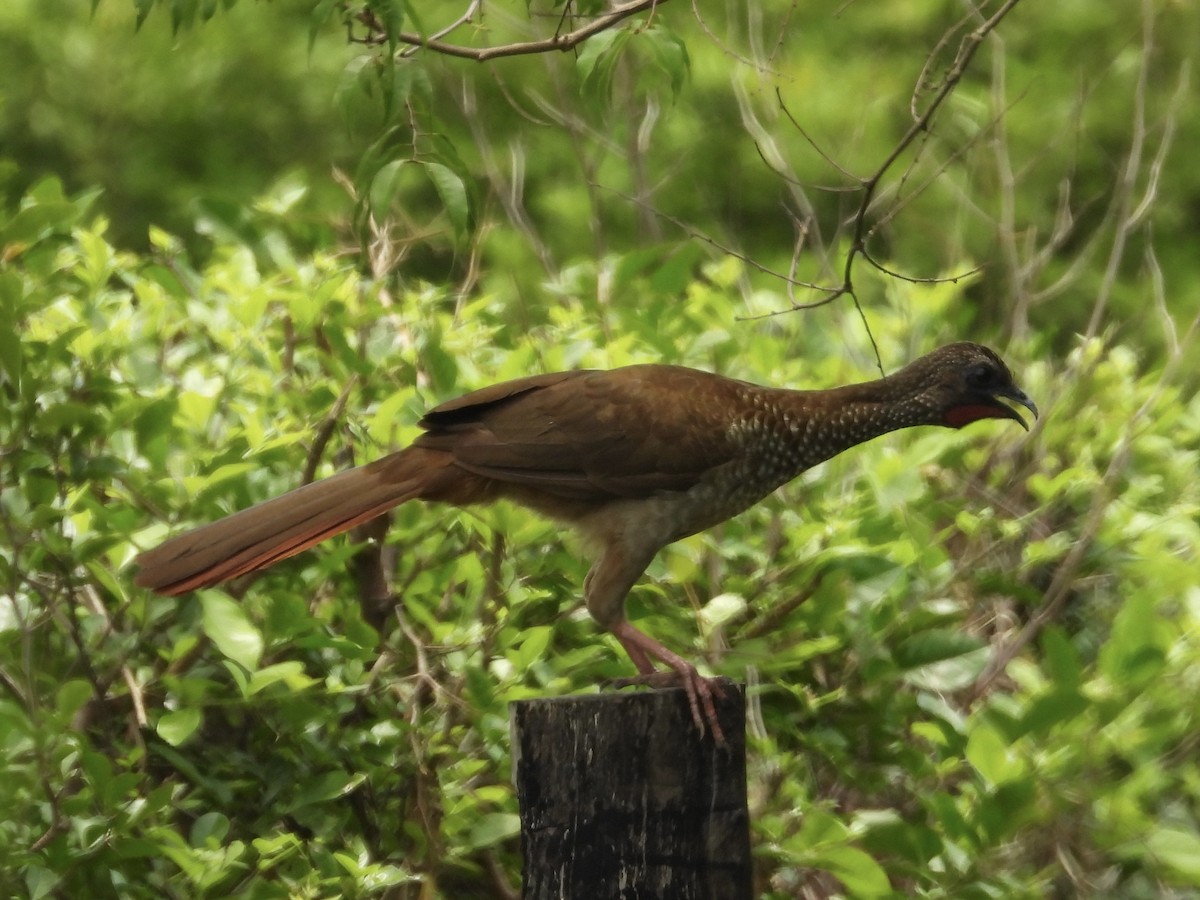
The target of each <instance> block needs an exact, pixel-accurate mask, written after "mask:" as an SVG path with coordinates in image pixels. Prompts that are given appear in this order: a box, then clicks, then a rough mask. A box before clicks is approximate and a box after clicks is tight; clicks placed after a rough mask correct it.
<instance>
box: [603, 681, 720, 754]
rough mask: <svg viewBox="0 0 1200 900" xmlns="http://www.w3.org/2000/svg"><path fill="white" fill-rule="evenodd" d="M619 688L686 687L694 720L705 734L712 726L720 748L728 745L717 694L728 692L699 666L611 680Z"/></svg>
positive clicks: (715, 739)
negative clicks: (718, 713) (718, 714)
mask: <svg viewBox="0 0 1200 900" xmlns="http://www.w3.org/2000/svg"><path fill="white" fill-rule="evenodd" d="M607 683H608V684H609V685H611V686H612V687H615V688H618V689H619V688H624V687H649V688H656V689H657V688H683V690H684V691H685V692H686V693H687V698H688V707H689V708H690V709H691V712H692V721H693V722H695V723H696V727H697V728H698V729H699V730H700V734H701V735H703V734H704V733H705V731H706V730H709V729H711V731H712V736H713V740H714V741H716V743H717V745H718V746H720V747H724V746H725V732H724V730H722V728H721V722H720V720H719V719H718V718H717V708H716V705H715V703H714V700H713V698H714V697H724V696H725V691H724V688H723V687H722V686H721V679H719V678H705V677H704V676H703V675H701V674H700V673H699V672H698V671H696V669H695V667H692V666H688V667H687V668H686V669H683V670H675V669H671V670H667V671H657V672H643V673H641V674H638V675H630V676H628V677H625V678H613V679H611V680H609V681H608V682H607Z"/></svg>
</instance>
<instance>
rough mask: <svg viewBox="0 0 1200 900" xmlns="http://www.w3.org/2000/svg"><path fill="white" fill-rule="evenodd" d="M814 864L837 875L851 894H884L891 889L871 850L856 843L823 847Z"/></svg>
mask: <svg viewBox="0 0 1200 900" xmlns="http://www.w3.org/2000/svg"><path fill="white" fill-rule="evenodd" d="M813 865H814V867H816V868H820V869H825V870H826V871H827V872H830V873H831V874H833V875H835V876H837V878H838V880H839V881H841V882H842V884H844V885H845V886H846V890H847V891H849V893H850V895H851V896H852V897H865V898H868V900H870V898H872V897H886V896H888V895H890V894H891V893H892V884H891V881H889V880H888V876H887V872H885V871H884V870H883V867H882V866H880V865H879V863H877V862H876V861H875V859H874V857H872V856H871V855H870V854H867V853H864V852H863V851H862V850H859V849H858V848H857V847H850V846H840V847H823V848H821V850H820V851H819V852H817V853H816V854H814V859H813Z"/></svg>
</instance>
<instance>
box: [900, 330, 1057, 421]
mask: <svg viewBox="0 0 1200 900" xmlns="http://www.w3.org/2000/svg"><path fill="white" fill-rule="evenodd" d="M893 379H894V380H895V382H896V383H897V385H898V386H899V385H904V386H905V387H906V388H907V392H908V396H909V398H910V402H913V403H914V404H916V405H918V406H920V407H921V408H922V410H923V411H924V412H925V413H926V414H927V415H928V417H929V422H930V424H933V425H945V426H947V427H949V428H962V427H963V426H964V425H969V424H971V423H972V422H977V421H979V420H980V419H1015V420H1016V421H1017V422H1020V423H1021V427H1023V428H1024V429H1025V430H1026V431H1028V430H1029V425H1028V424H1027V423H1026V422H1025V420H1024V419H1023V418H1021V416H1020V414H1019V413H1018V412H1017V411H1016V410H1014V409H1013V408H1012V407H1011V406H1009V405H1008V404H1007V403H1004V402H1002V401H1004V400H1009V401H1012V402H1013V403H1018V404H1020V405H1021V406H1024V407H1025V408H1026V409H1028V410H1029V411H1030V412H1031V413H1033V416H1034V418H1037V414H1038V409H1037V406H1036V405H1035V404H1034V402H1033V401H1032V400H1030V399H1029V397H1028V396H1027V395H1026V394H1025V392H1024V391H1022V390H1021V389H1020V388H1019V387H1017V386H1016V384H1015V383H1014V382H1013V377H1012V373H1011V372H1009V370H1008V366H1006V365H1005V364H1004V361H1003V360H1002V359H1000V357H999V356H997V355H996V354H995V353H994V352H992V351H991V350H989V349H988V348H987V347H983V346H980V345H979V344H972V343H970V342H967V341H963V342H961V343H957V344H947V345H946V346H945V347H940V348H939V349H937V350H934V351H933V352H932V353H929V354H926V355H925V356H922V357H921V358H920V359H917V360H914V361H913V362H911V363H909V364H908V365H907V366H905V367H904V368H903V369H901V370H900V371H899V372H897V373H896V374H895V375H893V376H891V378H889V379H885V380H893Z"/></svg>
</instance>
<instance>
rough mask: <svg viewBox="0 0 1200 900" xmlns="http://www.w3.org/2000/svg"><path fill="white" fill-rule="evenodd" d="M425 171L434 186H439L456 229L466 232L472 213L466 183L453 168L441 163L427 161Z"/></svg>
mask: <svg viewBox="0 0 1200 900" xmlns="http://www.w3.org/2000/svg"><path fill="white" fill-rule="evenodd" d="M425 171H426V172H427V173H428V175H429V180H430V181H432V182H433V186H434V187H435V188H437V192H438V196H439V197H441V198H442V204H443V206H445V208H446V214H447V215H448V216H449V217H450V222H451V224H453V225H454V230H455V231H456V232H458V234H459V235H462V234H464V233H465V232H466V231H467V227H468V225H469V224H470V213H471V207H470V204H469V202H468V200H467V187H466V184H465V183H464V182H463V180H462V179H461V178H460V177H459V176H458V175H457V174H456V173H455V172H454V171H453V170H451V169H450V168H449V167H448V166H444V165H442V164H441V163H436V162H428V163H425Z"/></svg>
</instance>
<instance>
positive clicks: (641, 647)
mask: <svg viewBox="0 0 1200 900" xmlns="http://www.w3.org/2000/svg"><path fill="white" fill-rule="evenodd" d="M609 631H611V632H612V634H613V637H615V638H616V639H617V640H618V641H620V642H621V646H622V647H624V648H625V652H626V653H628V654H629V658H630V659H632V660H633V664H634V665H635V666H637V668H638V671H639V672H641V673H642V677H640V678H636V679H629V681H644V682H646V683H648V684H657V683H658V682H659V679H657V678H655V676H656V675H660V676H661V675H669V676H670V680H671V682H673V683H677V684H679V686H680V687H682V688H683V689H684V691H686V692H687V698H688V705H689V706H690V707H691V709H692V721H693V722H695V723H696V727H697V728H699V729H700V733H701V734H703V733H704V723H705V722H708V727H709V728H711V729H712V733H713V740H715V741H716V742H717V743H718V744H721V745H724V743H725V732H724V731H722V730H721V723H720V721H718V719H717V708H716V706H715V705H714V704H713V695H714V694H716V695H717V696H720V695H721V693H722V692H721V687H720V685H719V684H718V683H717V682H716V681H715V680H712V681H710V680H709V679H707V678H705V677H704V676H703V675H701V674H700V673H699V672H698V671H697V670H696V667H695V666H693V665H692V664H691V663H690V662H688V661H687V660H686V659H684V658H683V657H682V656H680V655H678V654H677V653H672V652H671V651H670V650H668V649H667V648H666V647H664V646H663V645H662V644H660V643H659V642H658V641H656V640H654V638H652V637H650V635H648V634H646V633H645V632H644V631H638V630H637V629H636V628H634V627H633V626H632V625H630V624H629V622H628V621H627V620H625V619H621V621H620V622H617V623H616V624H615V625H613V626H612V627H611V628H609ZM650 657H653V658H654V659H657V660H658V661H659V662H661V663H663V664H664V665H665V666H667V668H669V669H671V671H670V672H656V671H655V669H654V665H653V664H652V663H651V662H650ZM639 660H640V662H639ZM702 713H703V715H701V714H702Z"/></svg>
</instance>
